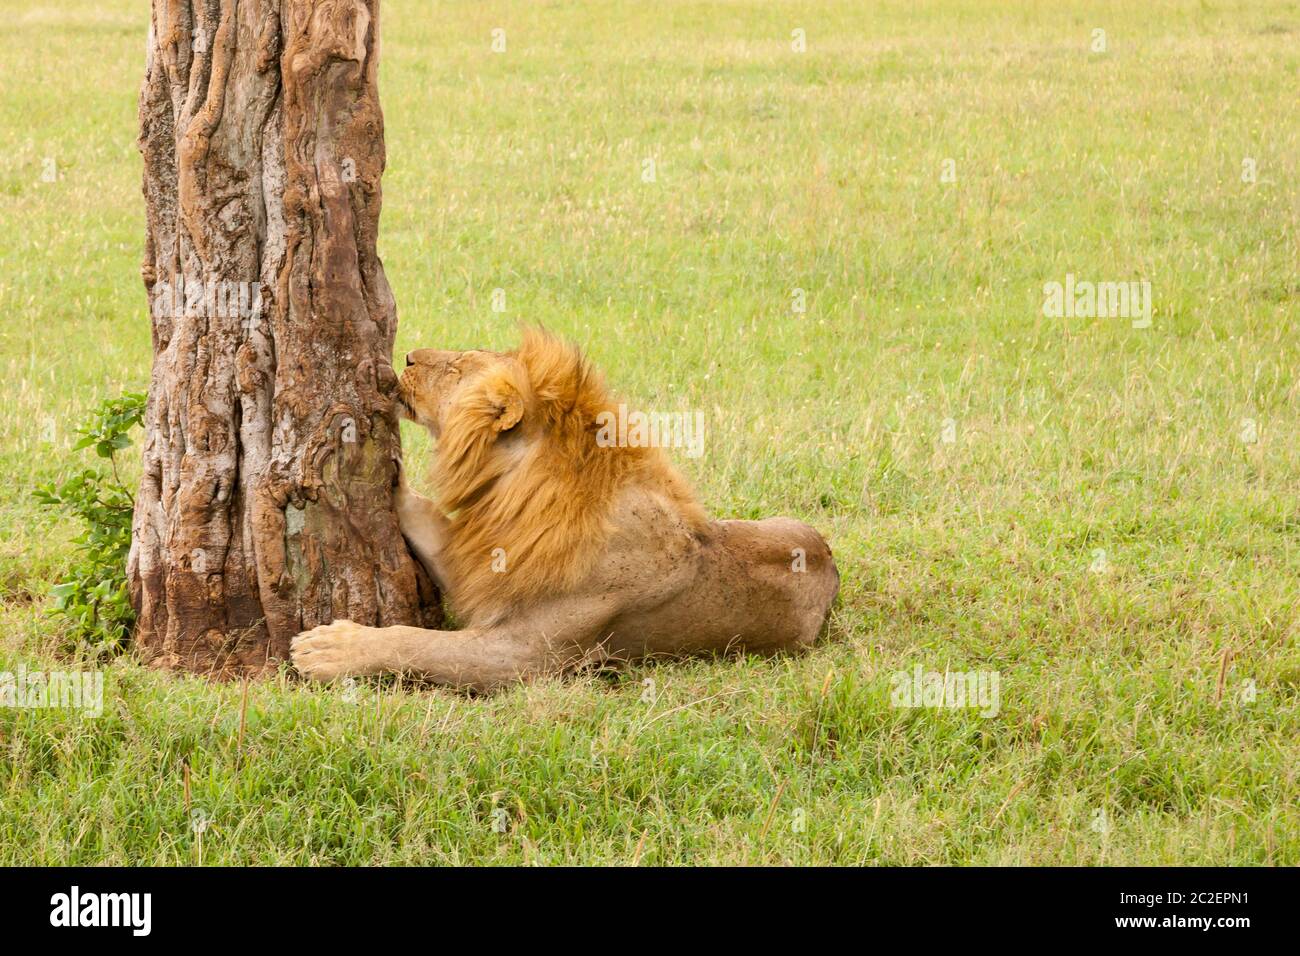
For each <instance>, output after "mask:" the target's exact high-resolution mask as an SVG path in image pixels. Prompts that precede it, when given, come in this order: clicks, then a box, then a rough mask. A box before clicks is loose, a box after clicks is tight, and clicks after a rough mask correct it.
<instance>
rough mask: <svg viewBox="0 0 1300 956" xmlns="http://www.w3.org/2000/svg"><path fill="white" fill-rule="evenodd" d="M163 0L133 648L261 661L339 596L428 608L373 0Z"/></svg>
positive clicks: (404, 613)
mask: <svg viewBox="0 0 1300 956" xmlns="http://www.w3.org/2000/svg"><path fill="white" fill-rule="evenodd" d="M151 2H152V16H151V23H150V30H149V40H148V53H147V60H146V67H145V79H144V86H143V89H142V90H141V94H140V150H141V153H142V154H143V157H144V198H145V211H146V218H147V229H146V245H145V256H144V263H143V267H142V270H141V271H142V273H143V277H144V284H145V289H146V290H147V292H148V294H149V302H150V310H151V317H152V323H153V350H154V359H153V373H152V377H151V381H150V388H149V405H148V409H147V412H146V416H145V429H146V435H145V443H144V472H143V475H142V477H141V480H140V490H139V494H138V495H137V497H136V510H135V523H134V528H133V540H132V545H131V557H130V561H129V567H128V574H129V578H130V582H131V589H132V595H133V599H134V601H135V605H136V609H137V611H138V614H139V620H138V624H137V629H136V635H135V641H136V646H137V648H138V651H139V652H140V653H141V654H142V656H143V657H144V658H145V659H147V660H149V661H150V662H151V663H153V664H155V665H156V666H160V667H167V668H183V669H187V670H193V671H199V672H204V673H210V674H217V675H222V676H233V675H241V674H244V675H249V674H257V673H260V672H263V671H265V670H267V669H269V668H273V667H274V666H275V663H276V662H277V661H279V660H282V659H284V658H285V657H286V656H287V653H288V646H289V640H290V639H291V638H292V637H293V636H294V635H295V634H297V633H298V632H299V631H301V630H304V629H307V628H311V627H315V626H316V625H318V624H324V623H328V622H329V621H331V620H334V619H337V618H348V619H351V620H353V621H357V622H364V623H366V624H372V625H378V626H386V625H390V624H420V625H424V626H435V625H436V624H437V623H438V621H439V618H440V613H439V611H438V605H437V595H436V594H435V593H434V592H433V588H432V585H431V584H430V582H429V580H428V578H427V576H425V575H424V573H423V571H422V569H420V567H419V566H418V564H417V563H416V562H415V561H413V560H412V558H411V556H410V554H409V553H408V551H407V549H406V544H405V542H404V541H403V540H402V537H401V533H400V531H399V530H398V525H397V519H396V515H395V514H394V511H393V508H392V486H393V483H394V480H395V477H396V467H397V466H396V461H397V459H398V458H399V456H400V436H399V434H398V428H397V420H396V418H395V414H394V411H393V407H392V398H393V395H394V394H395V390H396V385H397V379H396V375H395V374H394V372H393V368H392V363H391V354H392V347H393V336H394V332H395V331H396V309H395V306H394V302H393V297H392V293H391V291H390V290H389V287H388V282H387V280H386V279H385V278H384V269H383V266H382V265H381V263H380V261H379V257H378V256H377V255H376V252H375V240H376V234H377V230H378V223H379V207H380V175H381V173H382V171H383V168H384V136H383V116H382V114H381V112H380V108H379V99H378V93H377V85H376V75H377V73H378V66H379V64H378V55H379V38H378V27H379V19H378V6H379V3H378V0H151Z"/></svg>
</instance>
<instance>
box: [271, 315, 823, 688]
mask: <svg viewBox="0 0 1300 956" xmlns="http://www.w3.org/2000/svg"><path fill="white" fill-rule="evenodd" d="M401 406H402V408H401V410H402V412H403V414H404V415H405V416H406V417H408V418H410V419H412V420H414V421H416V422H418V423H420V424H422V425H424V426H425V427H427V428H428V429H429V430H430V432H431V433H432V434H433V436H434V437H435V438H436V439H437V449H436V452H435V461H434V465H433V471H432V476H431V477H432V480H433V484H434V485H435V486H436V497H435V499H434V500H429V499H427V498H423V497H421V496H420V495H418V494H416V493H415V492H413V491H412V490H411V489H410V488H409V486H408V485H407V484H406V482H405V479H403V480H402V482H401V483H400V484H399V486H398V487H397V488H396V489H395V495H394V506H395V507H396V509H397V514H398V518H399V521H400V522H401V527H402V534H403V536H404V537H405V539H406V541H407V543H408V545H409V546H410V548H411V550H412V551H413V552H414V553H415V554H416V556H417V557H418V558H419V559H420V561H421V563H422V564H423V565H424V566H425V568H426V569H427V570H428V571H429V573H430V574H431V575H432V576H433V577H434V578H435V579H436V580H437V581H438V582H439V584H440V586H441V587H442V589H443V592H444V594H446V595H447V596H448V598H449V600H450V602H451V604H452V606H453V608H454V609H455V610H456V611H457V613H458V615H459V616H460V617H461V619H462V621H463V622H464V628H463V629H462V630H459V631H430V630H423V629H420V628H414V627H400V626H399V627H387V628H375V627H366V626H364V625H360V624H356V623H353V622H352V621H335V622H334V623H332V624H327V625H323V626H321V627H317V628H314V629H313V630H311V631H308V632H306V633H304V634H300V635H298V637H296V638H294V640H293V643H292V649H291V653H292V655H293V662H294V665H295V666H296V667H297V668H298V670H299V671H300V672H302V673H303V674H304V675H305V676H307V677H310V678H313V679H316V680H332V679H334V678H337V677H342V676H346V675H366V674H382V673H406V674H412V675H416V676H419V677H423V678H425V679H428V680H431V681H435V682H437V683H441V684H447V685H451V686H456V687H461V688H465V689H472V690H478V691H490V690H494V689H496V688H499V687H503V686H506V685H508V684H511V683H514V682H518V681H525V680H532V679H535V678H537V677H541V676H547V675H558V674H563V673H565V672H566V671H569V670H572V669H574V668H575V667H579V666H582V665H583V664H585V663H589V662H592V661H606V662H609V661H615V660H618V661H629V660H636V659H640V658H644V657H647V656H652V655H669V656H682V655H690V654H713V653H722V652H728V651H750V652H754V653H775V652H779V651H787V650H798V649H801V648H805V647H808V646H810V645H811V644H812V643H813V641H815V640H816V638H817V635H818V634H819V632H820V631H821V629H822V627H823V625H824V623H825V621H826V618H827V615H828V613H829V611H830V607H831V602H832V601H833V600H834V597H835V594H836V591H837V589H838V586H839V574H838V572H837V571H836V569H835V562H834V560H833V558H832V557H831V552H830V548H829V547H828V546H827V545H826V542H825V540H824V539H823V538H822V537H821V535H819V534H818V533H817V532H816V531H815V530H814V529H812V528H810V527H808V526H807V525H805V524H803V523H801V522H798V521H793V520H791V519H788V518H768V519H765V520H763V521H710V520H709V519H708V518H707V517H706V516H705V514H704V512H703V511H702V510H701V508H700V505H699V503H698V502H697V501H696V499H695V496H694V494H693V492H692V491H691V489H690V487H689V485H688V484H687V482H686V481H685V480H684V479H683V478H682V477H681V475H680V474H678V472H677V471H676V469H675V468H674V467H673V466H672V464H671V463H670V462H669V460H668V458H667V457H666V456H665V454H664V453H663V452H662V451H661V450H659V449H657V448H650V447H637V446H635V445H632V446H618V445H612V446H611V445H609V444H608V443H604V442H601V441H598V433H599V432H600V428H599V427H598V418H599V416H600V415H601V413H602V412H608V413H610V414H611V415H613V414H616V412H617V408H616V405H615V402H614V401H613V400H612V399H611V397H610V395H609V393H608V392H607V390H606V388H605V385H604V382H603V380H602V378H601V376H600V375H599V374H597V373H596V372H595V371H594V370H593V369H592V368H591V366H590V365H589V364H588V363H587V361H586V360H585V359H584V358H583V357H582V355H581V353H580V352H579V351H578V350H577V349H576V348H574V347H573V346H571V345H567V344H565V343H563V342H561V341H559V340H558V339H556V338H554V337H552V336H550V335H547V334H546V333H543V332H540V331H537V330H531V331H528V332H526V333H525V334H524V338H523V341H522V343H521V345H520V347H519V348H518V349H517V350H515V351H513V352H485V351H478V350H471V351H466V352H444V351H437V350H433V349H421V350H419V351H417V352H413V353H411V354H410V355H409V356H408V367H407V368H406V370H405V372H403V374H402V377H401Z"/></svg>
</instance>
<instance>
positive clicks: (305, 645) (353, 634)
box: [289, 621, 375, 681]
mask: <svg viewBox="0 0 1300 956" xmlns="http://www.w3.org/2000/svg"><path fill="white" fill-rule="evenodd" d="M374 630H375V629H374V628H372V627H364V626H363V625H360V624H353V623H352V622H351V621H335V622H334V623H333V624H322V625H321V626H320V627H314V628H312V629H311V630H310V631H303V632H302V633H301V634H299V635H298V636H297V637H295V638H294V639H293V641H292V642H291V643H290V645H289V656H290V657H292V658H293V666H294V667H296V668H298V672H299V673H300V674H302V675H303V676H304V677H309V678H311V679H312V680H319V681H330V680H335V679H336V678H339V677H360V676H362V675H365V674H373V673H375V664H374V661H373V660H371V657H372V656H373V655H371V654H370V653H368V651H369V650H370V645H371V643H372V640H373V638H372V636H371V634H370V633H369V632H372V631H374Z"/></svg>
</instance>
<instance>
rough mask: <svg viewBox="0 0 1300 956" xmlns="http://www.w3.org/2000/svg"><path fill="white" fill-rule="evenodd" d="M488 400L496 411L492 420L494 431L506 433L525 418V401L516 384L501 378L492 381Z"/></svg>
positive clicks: (503, 377)
mask: <svg viewBox="0 0 1300 956" xmlns="http://www.w3.org/2000/svg"><path fill="white" fill-rule="evenodd" d="M487 397H488V400H489V401H490V402H491V403H492V407H493V408H494V409H495V411H496V416H495V417H494V418H493V420H492V430H493V431H497V432H505V431H509V430H510V429H512V428H514V427H515V426H516V425H518V424H519V420H520V419H521V418H523V417H524V399H523V396H522V395H520V394H519V389H517V388H515V386H514V383H513V382H511V381H510V380H509V379H507V378H506V377H505V376H501V377H499V378H497V379H495V380H494V381H492V382H491V383H490V384H489V386H488V389H487Z"/></svg>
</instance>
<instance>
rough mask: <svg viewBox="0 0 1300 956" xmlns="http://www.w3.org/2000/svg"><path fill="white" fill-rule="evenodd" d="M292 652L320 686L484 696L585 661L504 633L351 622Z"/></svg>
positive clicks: (303, 639)
mask: <svg viewBox="0 0 1300 956" xmlns="http://www.w3.org/2000/svg"><path fill="white" fill-rule="evenodd" d="M291 653H292V656H293V663H294V666H295V667H297V668H298V670H299V671H300V672H301V673H303V674H304V675H305V676H307V677H309V678H311V679H313V680H320V681H328V680H334V679H337V678H340V677H361V676H367V675H374V674H406V675H409V676H413V677H420V678H423V679H425V680H429V681H432V682H434V683H436V684H444V685H446V686H449V687H457V688H461V689H465V690H473V691H480V692H484V693H489V692H491V691H494V690H497V689H499V688H501V687H504V686H506V685H508V684H515V683H520V682H523V681H528V680H532V679H534V678H537V677H542V676H546V675H551V674H560V673H563V672H564V671H565V670H566V669H568V668H569V667H571V666H573V664H575V663H577V662H578V661H577V660H576V659H574V658H575V655H574V654H572V653H569V654H565V653H563V652H561V651H560V649H559V647H558V646H556V645H552V644H550V643H549V642H546V641H544V640H541V639H539V638H532V639H525V638H523V637H521V636H520V635H519V634H517V633H512V632H511V631H510V630H508V629H505V628H499V629H498V628H483V629H470V630H464V631H431V630H425V629H423V628H418V627H365V626H363V625H360V624H353V623H352V622H351V621H335V622H334V623H333V624H326V625H323V626H322V627H318V628H315V629H313V630H310V631H306V632H304V633H302V634H299V635H298V636H297V637H295V638H294V639H293V644H292V651H291Z"/></svg>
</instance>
